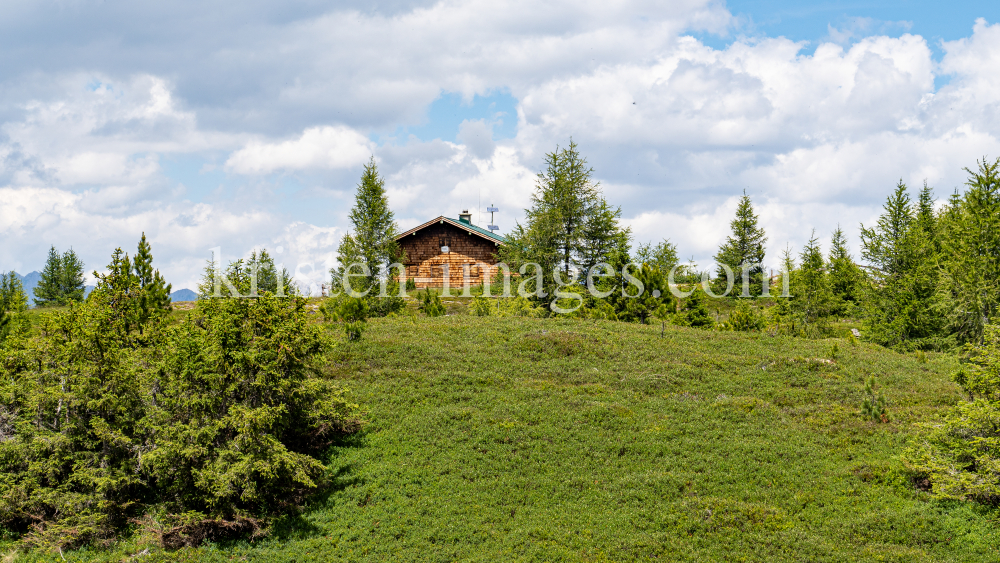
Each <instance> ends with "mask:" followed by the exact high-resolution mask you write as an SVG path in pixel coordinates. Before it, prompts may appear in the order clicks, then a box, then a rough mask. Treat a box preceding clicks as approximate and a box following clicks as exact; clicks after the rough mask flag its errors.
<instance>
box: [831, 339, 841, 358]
mask: <svg viewBox="0 0 1000 563" xmlns="http://www.w3.org/2000/svg"><path fill="white" fill-rule="evenodd" d="M839 355H840V346H839V345H838V344H837V343H836V342H834V343H833V344H831V345H830V359H831V360H836V359H837V356H839Z"/></svg>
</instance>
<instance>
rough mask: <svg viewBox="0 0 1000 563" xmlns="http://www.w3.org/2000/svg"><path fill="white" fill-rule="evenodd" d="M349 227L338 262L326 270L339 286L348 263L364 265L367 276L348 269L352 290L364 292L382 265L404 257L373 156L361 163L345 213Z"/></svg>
mask: <svg viewBox="0 0 1000 563" xmlns="http://www.w3.org/2000/svg"><path fill="white" fill-rule="evenodd" d="M349 218H350V220H351V226H352V229H351V231H350V232H348V233H346V234H345V235H344V237H343V238H342V239H341V241H340V246H339V247H338V248H337V255H338V258H337V260H338V261H339V262H340V265H339V266H338V267H337V268H334V269H332V270H330V274H331V276H332V283H333V285H334V286H335V287H339V286H341V285H342V283H343V276H344V274H345V273H346V268H347V267H348V266H350V265H351V264H363V265H365V266H367V267H368V276H367V277H365V276H359V277H355V276H356V275H358V274H361V273H362V272H361V271H360V270H359V269H354V270H352V271H351V272H350V273H351V274H352V276H351V278H350V279H351V284H352V285H351V289H352V291H356V292H360V293H364V292H365V291H369V290H372V289H373V288H375V287H376V286H378V283H379V280H380V276H383V275H389V276H391V275H392V274H390V273H389V272H388V271H386V272H385V273H382V272H381V270H382V269H383V268H387V267H388V266H389V265H390V264H392V263H395V262H400V261H404V257H403V255H402V251H401V249H400V248H399V244H398V243H397V242H396V234H397V232H398V230H399V229H398V227H397V226H396V220H395V216H394V215H393V212H392V210H391V209H389V198H388V196H387V195H386V193H385V179H384V178H382V177H381V176H380V175H379V173H378V165H377V164H376V163H375V157H372V158H371V160H369V161H368V164H366V165H365V169H364V172H362V174H361V182H360V183H359V184H358V189H357V191H356V192H355V195H354V207H352V208H351V213H350V215H349Z"/></svg>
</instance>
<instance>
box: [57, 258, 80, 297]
mask: <svg viewBox="0 0 1000 563" xmlns="http://www.w3.org/2000/svg"><path fill="white" fill-rule="evenodd" d="M61 261H62V265H61V272H60V273H61V274H62V276H61V279H60V283H59V288H60V290H61V292H62V301H61V303H62V304H63V305H66V304H69V303H70V302H76V303H79V302H81V301H83V297H84V293H85V290H86V286H85V285H84V278H83V261H82V260H80V258H79V257H78V256H77V255H76V252H74V251H73V249H72V248H70V249H69V250H67V251H66V252H64V253H63V255H62V259H61Z"/></svg>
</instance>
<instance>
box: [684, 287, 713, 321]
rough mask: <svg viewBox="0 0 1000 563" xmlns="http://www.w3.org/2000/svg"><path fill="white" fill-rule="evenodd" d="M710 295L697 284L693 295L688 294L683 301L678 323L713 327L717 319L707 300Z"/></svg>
mask: <svg viewBox="0 0 1000 563" xmlns="http://www.w3.org/2000/svg"><path fill="white" fill-rule="evenodd" d="M707 300H708V295H707V294H706V293H705V290H704V289H702V288H701V286H695V287H694V289H693V290H692V291H691V295H689V296H687V297H686V298H685V299H684V301H683V302H682V303H681V310H680V313H679V314H678V318H677V324H679V325H681V326H691V327H696V328H712V327H713V326H715V320H714V319H713V318H712V314H711V313H709V312H708V306H707V305H706V301H707Z"/></svg>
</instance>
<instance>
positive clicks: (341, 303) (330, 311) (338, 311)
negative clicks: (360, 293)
mask: <svg viewBox="0 0 1000 563" xmlns="http://www.w3.org/2000/svg"><path fill="white" fill-rule="evenodd" d="M321 310H322V311H323V317H324V318H325V319H327V320H332V321H337V322H342V323H344V333H345V334H346V335H347V340H349V341H352V342H353V341H358V340H361V335H362V333H363V332H364V330H365V327H366V326H367V322H368V313H369V309H368V300H367V299H365V298H364V297H350V296H348V295H344V294H341V295H338V296H336V297H331V298H329V299H327V301H326V303H324V304H323V306H322V309H321Z"/></svg>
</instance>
